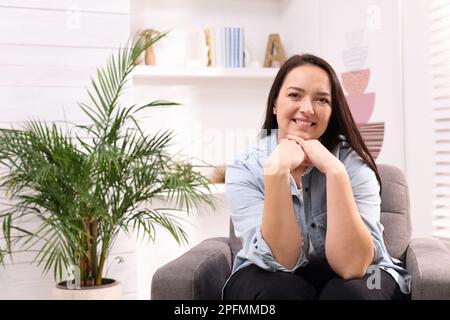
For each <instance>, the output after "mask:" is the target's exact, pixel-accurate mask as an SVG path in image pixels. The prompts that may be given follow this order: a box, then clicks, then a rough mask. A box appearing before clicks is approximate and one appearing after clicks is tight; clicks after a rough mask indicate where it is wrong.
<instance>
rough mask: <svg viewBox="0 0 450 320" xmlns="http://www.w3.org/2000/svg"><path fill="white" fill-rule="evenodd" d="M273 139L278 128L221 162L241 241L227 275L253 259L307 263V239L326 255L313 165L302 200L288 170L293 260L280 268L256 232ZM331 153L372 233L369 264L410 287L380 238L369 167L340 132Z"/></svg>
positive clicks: (273, 266)
mask: <svg viewBox="0 0 450 320" xmlns="http://www.w3.org/2000/svg"><path fill="white" fill-rule="evenodd" d="M277 145H278V130H272V133H271V135H269V136H266V137H264V138H262V139H260V140H259V141H258V142H257V143H256V144H255V146H253V147H251V148H250V149H249V150H247V151H246V152H244V153H243V154H241V155H239V156H237V157H236V158H235V159H234V160H233V161H231V163H227V167H226V173H225V184H226V192H227V200H228V205H229V208H230V211H231V219H232V221H233V225H234V228H235V233H236V236H237V237H238V238H239V239H240V240H241V242H242V246H243V248H242V249H241V250H240V251H239V252H238V254H237V255H236V258H235V261H234V265H233V270H232V274H231V275H233V274H234V273H235V272H236V271H238V270H240V269H241V268H243V267H245V266H248V265H249V264H255V265H257V266H259V267H260V268H262V269H265V270H268V271H278V270H279V271H285V272H294V271H295V270H296V269H297V268H299V267H303V266H306V265H307V264H308V263H309V260H308V257H307V255H305V252H306V253H307V252H309V245H310V243H311V244H312V245H313V249H314V250H313V251H314V257H315V259H323V261H325V259H326V257H325V234H326V228H327V201H326V177H325V175H324V174H323V173H321V172H320V171H319V170H317V169H316V168H314V167H309V168H308V169H307V170H306V172H305V173H304V174H303V175H302V177H301V181H302V193H303V201H300V195H299V191H298V189H297V186H296V183H295V180H294V178H293V177H292V176H291V181H290V186H291V194H292V201H293V204H294V208H295V214H296V218H297V223H298V224H299V225H300V230H301V233H302V251H301V254H300V256H299V259H298V261H297V263H296V264H295V266H294V267H293V268H292V269H286V268H285V267H283V266H282V265H280V264H279V263H278V262H277V261H276V260H275V258H274V257H273V255H272V252H271V249H270V247H269V246H268V245H267V243H266V242H265V241H264V239H263V238H262V236H261V230H260V227H261V221H262V215H263V206H264V176H263V167H264V163H265V161H266V159H267V158H268V157H269V156H270V155H271V154H272V151H273V150H274V149H275V147H276V146H277ZM332 153H333V155H334V156H335V157H336V158H338V159H339V160H340V161H341V162H342V163H343V164H344V166H345V168H346V170H347V173H348V176H349V178H350V183H351V186H352V190H353V195H354V198H355V202H356V206H357V208H358V212H359V214H360V215H361V218H362V219H363V221H364V223H365V225H366V226H367V228H368V230H369V232H370V234H371V235H372V237H373V243H374V250H375V256H374V261H373V265H376V266H378V267H379V268H382V269H383V270H385V271H387V272H388V273H389V274H391V275H392V277H393V278H394V279H395V280H396V281H397V283H398V284H399V286H400V289H401V291H402V292H403V293H405V294H408V293H410V290H411V275H410V274H409V272H408V271H406V270H405V269H404V268H403V263H402V262H401V261H400V260H398V259H395V258H393V257H391V256H390V255H389V253H388V252H387V250H386V246H385V243H384V240H383V225H382V224H381V223H380V212H381V206H380V204H381V198H380V195H379V191H380V186H379V184H378V181H377V179H376V176H375V173H374V172H373V171H372V169H370V167H369V166H368V165H367V164H366V163H365V162H364V161H363V160H362V159H361V157H360V156H359V155H358V154H357V153H356V152H355V151H354V150H353V149H352V148H351V147H350V145H349V144H348V143H347V142H346V141H345V137H344V136H341V142H339V143H338V144H337V145H336V147H335V148H334V150H333V152H332ZM230 278H231V276H230ZM228 280H229V279H228ZM228 280H227V282H228ZM222 294H223V292H222Z"/></svg>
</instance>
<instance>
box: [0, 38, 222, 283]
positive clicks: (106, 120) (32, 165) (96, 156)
mask: <svg viewBox="0 0 450 320" xmlns="http://www.w3.org/2000/svg"><path fill="white" fill-rule="evenodd" d="M165 35H166V33H158V34H155V35H154V36H152V37H150V38H149V37H146V36H137V37H135V38H134V39H133V40H131V41H130V42H129V43H128V45H127V46H125V47H124V48H121V49H119V51H118V53H117V54H116V55H112V56H111V57H110V58H109V60H108V62H107V65H106V68H98V69H97V74H96V79H92V81H91V85H92V89H90V90H88V93H89V97H90V100H89V103H80V104H79V106H80V108H81V109H82V111H83V112H84V113H85V114H86V115H87V116H88V117H89V119H90V120H91V123H90V124H88V125H75V126H73V127H72V128H73V129H76V130H69V131H68V132H66V133H64V132H63V130H62V129H61V128H60V127H58V126H57V125H56V124H53V125H49V124H46V123H45V122H42V121H38V120H32V121H28V122H26V123H25V125H24V127H23V128H21V129H15V128H12V129H1V130H0V164H1V166H2V167H3V168H2V171H1V172H0V179H1V180H0V185H1V187H2V189H3V190H4V192H5V193H6V194H7V195H8V197H10V198H11V199H12V203H13V204H12V205H10V206H8V207H6V209H4V210H3V211H2V212H1V215H0V219H2V220H3V221H2V226H3V234H4V243H5V247H4V248H3V249H4V250H3V252H0V260H2V258H4V257H5V255H6V254H11V253H13V252H15V248H17V246H19V248H22V249H23V250H25V251H36V252H37V253H36V255H35V259H34V262H37V263H38V265H43V267H44V272H48V271H49V270H50V269H52V268H53V272H54V277H55V280H57V279H58V278H59V279H62V277H63V273H64V270H65V269H67V268H68V267H69V266H77V267H78V268H79V271H80V277H81V279H80V280H81V286H82V287H89V286H99V285H101V284H102V279H103V278H104V270H105V262H106V259H107V257H108V254H109V253H110V250H111V248H112V246H113V244H114V241H115V239H116V237H117V235H118V233H119V232H120V231H124V232H127V233H129V232H131V231H137V234H138V235H142V236H143V237H144V238H147V239H151V240H154V239H155V235H156V231H157V229H156V228H157V227H162V228H163V229H166V230H167V231H169V232H170V234H171V235H172V236H173V238H175V240H176V241H177V242H178V243H179V244H181V243H186V242H187V241H188V237H187V234H186V232H185V230H184V228H183V224H182V223H181V221H182V220H183V219H182V218H181V217H180V216H179V215H178V213H179V212H180V211H183V212H187V213H189V212H192V210H193V208H196V209H197V210H199V212H202V211H203V209H206V208H210V207H212V208H214V201H213V200H214V197H213V196H212V195H211V192H210V191H211V190H210V181H209V180H208V178H206V177H205V176H203V175H202V174H200V173H199V171H198V170H196V168H195V167H196V166H195V165H192V164H191V163H190V162H189V161H183V160H176V159H175V158H174V156H173V155H171V154H169V153H168V152H167V148H168V147H169V146H170V145H171V140H172V139H173V137H174V134H173V131H171V130H165V131H163V130H160V131H158V132H157V133H156V134H155V135H152V136H149V135H146V134H145V133H144V130H143V129H142V128H141V126H140V125H139V123H138V121H137V119H136V117H135V116H136V114H137V113H138V112H140V111H142V110H143V109H147V108H152V107H156V106H169V105H176V103H173V102H168V101H162V100H158V101H153V102H150V103H148V104H145V105H143V106H137V105H133V106H130V107H123V106H121V104H120V102H119V98H120V96H121V94H122V92H123V90H124V88H125V84H126V82H127V79H128V77H129V75H130V74H131V72H132V71H133V69H134V67H135V65H136V61H137V60H138V59H139V56H140V55H141V53H142V52H144V50H146V49H147V48H149V47H150V46H152V45H153V44H154V43H155V42H156V41H158V40H159V39H161V38H162V37H164V36H165ZM71 131H72V132H71ZM73 131H75V132H73ZM86 137H88V138H86ZM155 199H159V200H161V199H166V201H167V203H170V204H171V205H169V206H168V207H164V208H151V206H150V204H151V203H152V200H155ZM27 218H32V219H34V220H36V219H37V221H38V226H37V227H35V228H33V229H32V230H28V229H25V228H23V227H22V226H21V225H20V221H24V219H25V220H26V219H27ZM34 249H36V250H34Z"/></svg>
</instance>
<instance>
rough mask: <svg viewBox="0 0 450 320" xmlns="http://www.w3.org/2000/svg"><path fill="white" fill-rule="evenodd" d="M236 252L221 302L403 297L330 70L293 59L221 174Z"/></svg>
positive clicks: (355, 136)
mask: <svg viewBox="0 0 450 320" xmlns="http://www.w3.org/2000/svg"><path fill="white" fill-rule="evenodd" d="M226 187H227V196H228V200H229V204H230V209H231V214H232V221H233V224H234V227H235V232H236V235H237V236H238V237H239V238H240V240H241V242H242V245H243V248H242V250H241V251H240V252H239V253H238V254H237V256H236V259H235V262H234V266H233V272H232V275H231V277H230V278H229V279H228V280H227V282H226V284H225V286H224V288H223V298H224V299H408V298H409V296H410V288H411V276H410V274H409V273H408V272H407V271H406V270H405V269H403V268H402V263H401V262H400V261H399V260H396V259H394V258H392V257H391V256H390V255H389V254H388V252H387V250H386V246H385V244H384V241H383V236H382V232H383V226H382V225H381V224H380V222H379V221H380V202H381V201H380V193H381V181H380V177H379V175H378V171H377V167H376V165H375V162H374V160H373V158H372V156H371V155H370V153H369V151H368V149H367V147H366V145H365V144H364V142H363V140H362V138H361V136H360V134H359V132H358V129H357V127H356V125H355V122H354V120H353V118H352V115H351V113H350V110H349V107H348V104H347V102H346V99H345V96H344V93H343V90H342V87H341V85H340V83H339V80H338V78H337V76H336V73H335V72H334V70H333V68H332V67H331V66H330V65H329V64H328V63H327V62H326V61H324V60H323V59H321V58H319V57H316V56H314V55H310V54H305V55H300V56H299V55H295V56H293V57H291V58H290V59H289V60H288V61H286V63H285V64H284V65H283V66H282V67H281V68H280V71H279V72H278V74H277V76H276V78H275V81H274V83H273V85H272V88H271V90H270V94H269V99H268V104H267V111H266V119H265V121H264V125H263V134H262V139H260V140H259V142H258V144H257V145H256V146H255V147H254V148H251V149H250V150H248V151H247V152H245V153H244V154H243V155H241V156H239V157H237V158H236V159H235V160H234V161H233V162H232V163H230V164H228V166H227V169H226Z"/></svg>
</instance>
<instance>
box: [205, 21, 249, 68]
mask: <svg viewBox="0 0 450 320" xmlns="http://www.w3.org/2000/svg"><path fill="white" fill-rule="evenodd" d="M205 37H206V45H207V47H208V67H219V68H242V67H244V29H243V28H238V27H228V28H207V29H205Z"/></svg>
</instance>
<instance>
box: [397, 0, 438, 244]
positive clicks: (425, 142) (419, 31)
mask: <svg viewBox="0 0 450 320" xmlns="http://www.w3.org/2000/svg"><path fill="white" fill-rule="evenodd" d="M430 4H431V0H421V1H407V0H403V70H404V71H403V84H404V86H403V99H404V110H405V146H406V155H405V162H406V173H407V180H408V184H409V192H410V200H411V217H412V227H413V235H414V236H430V235H431V232H432V224H431V223H432V216H431V213H432V209H433V207H432V190H433V158H432V157H433V143H432V141H433V139H432V134H433V131H432V117H431V112H432V105H431V72H430V64H429V59H430V53H429V49H430V47H429V19H428V16H429V7H430Z"/></svg>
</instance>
